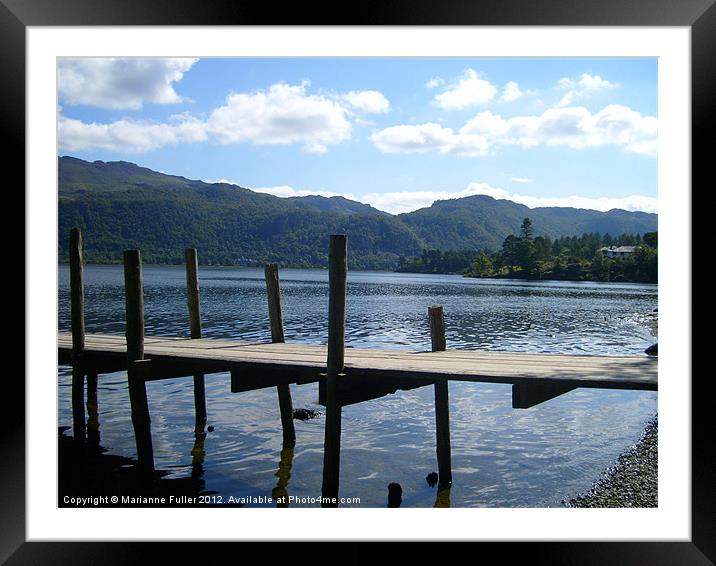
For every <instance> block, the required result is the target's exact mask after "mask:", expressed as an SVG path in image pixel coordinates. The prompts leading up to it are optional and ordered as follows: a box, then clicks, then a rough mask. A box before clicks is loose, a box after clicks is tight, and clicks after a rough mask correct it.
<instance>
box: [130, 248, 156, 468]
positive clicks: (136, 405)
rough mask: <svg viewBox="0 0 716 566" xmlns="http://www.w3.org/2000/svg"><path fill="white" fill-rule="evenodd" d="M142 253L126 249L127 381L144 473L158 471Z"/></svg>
mask: <svg viewBox="0 0 716 566" xmlns="http://www.w3.org/2000/svg"><path fill="white" fill-rule="evenodd" d="M143 287H144V284H143V278H142V257H141V254H140V253H139V250H127V251H125V252H124V292H125V308H126V317H127V318H126V337H127V381H128V386H129V403H130V405H131V408H132V425H133V427H134V437H135V439H136V442H137V460H138V462H139V469H140V471H141V472H142V474H144V475H146V476H151V475H152V474H153V472H154V451H153V449H152V432H151V420H150V418H149V405H148V403H147V388H146V385H145V376H146V369H145V368H146V364H147V363H148V360H147V361H144V290H143Z"/></svg>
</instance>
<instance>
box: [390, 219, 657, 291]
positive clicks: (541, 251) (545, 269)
mask: <svg viewBox="0 0 716 566" xmlns="http://www.w3.org/2000/svg"><path fill="white" fill-rule="evenodd" d="M534 233H535V230H534V226H533V223H532V220H531V219H530V218H525V219H524V220H523V222H522V225H521V227H520V232H519V234H509V235H508V236H507V237H506V238H505V239H504V240H503V243H502V247H501V249H499V250H496V251H490V250H479V251H477V250H463V251H442V250H423V251H422V255H421V256H419V257H415V258H411V259H406V258H403V257H401V258H400V260H399V266H398V268H397V271H400V272H417V273H462V274H464V275H466V276H467V277H495V278H513V279H533V280H534V279H536V280H539V279H555V280H564V281H624V282H644V283H656V282H657V278H658V234H657V232H647V233H645V234H644V235H641V234H621V235H619V236H612V235H610V234H599V233H587V234H582V235H581V236H564V237H560V238H556V239H554V240H552V239H551V238H549V237H548V236H536V237H535V235H534ZM620 246H633V247H634V250H633V252H632V253H628V254H626V255H624V256H623V257H608V254H607V253H605V252H604V251H602V249H603V248H610V247H620Z"/></svg>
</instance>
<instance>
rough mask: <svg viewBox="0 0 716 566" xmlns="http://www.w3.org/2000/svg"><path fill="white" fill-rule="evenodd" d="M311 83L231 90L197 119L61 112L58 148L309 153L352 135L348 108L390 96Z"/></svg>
mask: <svg viewBox="0 0 716 566" xmlns="http://www.w3.org/2000/svg"><path fill="white" fill-rule="evenodd" d="M309 84H310V83H308V82H307V81H304V82H303V83H301V84H300V85H288V84H285V83H276V84H274V85H272V86H271V87H269V88H268V89H266V90H259V91H255V92H251V93H232V94H230V95H229V96H227V98H226V102H225V104H224V105H223V106H221V107H219V108H216V109H214V110H213V111H211V112H210V113H209V116H208V118H206V119H199V118H196V117H192V116H191V115H190V114H186V113H185V114H182V115H179V116H174V117H173V118H172V120H170V121H169V122H168V123H157V122H148V121H138V120H128V119H122V120H119V121H116V122H112V123H108V124H96V123H91V124H90V123H85V122H82V121H80V120H75V119H71V118H67V117H63V116H61V115H60V118H59V138H60V146H61V147H63V148H65V149H67V150H70V151H77V150H81V149H90V148H97V149H112V150H116V151H126V152H134V153H139V152H146V151H151V150H154V149H157V148H159V147H162V146H164V145H170V144H175V143H191V142H198V141H213V142H216V143H219V144H238V143H253V144H255V145H289V144H294V143H295V144H301V145H302V146H303V149H304V151H306V152H308V153H319V154H320V153H325V152H326V151H327V150H328V146H330V145H334V144H338V143H341V142H343V141H345V140H348V139H350V137H351V127H352V123H351V119H352V118H355V120H357V119H358V118H356V117H355V116H354V115H353V113H352V112H351V109H356V110H360V111H362V112H384V111H387V108H388V107H389V103H388V100H387V99H386V98H385V97H384V96H383V95H382V94H381V93H379V92H377V91H361V92H355V91H354V92H350V93H347V94H346V95H339V96H338V97H337V99H332V98H328V97H326V96H321V95H317V94H309V93H308V92H307V89H308V86H309Z"/></svg>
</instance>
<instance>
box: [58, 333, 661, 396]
mask: <svg viewBox="0 0 716 566" xmlns="http://www.w3.org/2000/svg"><path fill="white" fill-rule="evenodd" d="M144 348H145V357H147V358H150V359H152V360H157V361H158V362H165V363H174V364H175V365H179V366H180V365H182V364H186V365H187V366H188V367H190V369H191V371H196V369H197V368H201V367H204V366H206V368H207V369H208V370H212V371H230V370H232V369H233V370H241V369H242V368H244V369H251V370H257V369H259V370H260V369H261V368H264V369H266V370H267V371H275V370H281V371H287V372H291V371H296V372H299V373H302V374H306V373H308V374H311V373H315V375H316V378H318V377H319V376H321V375H322V374H324V373H325V371H326V356H327V349H326V346H322V345H317V344H295V343H294V344H286V343H260V342H253V341H239V340H225V339H210V338H202V339H189V338H174V337H157V336H152V337H149V336H148V337H146V340H145V346H144ZM71 349H72V336H71V334H70V333H69V332H63V333H59V335H58V351H59V354H60V358H61V359H65V360H66V359H67V353H68V352H69V351H71ZM126 351H127V349H126V341H125V337H124V336H121V335H111V334H87V335H86V337H85V353H86V355H87V356H88V357H90V358H91V359H95V360H101V359H103V358H115V359H118V358H119V357H121V356H126ZM344 372H345V373H346V374H347V375H353V376H371V377H375V376H382V377H386V378H387V377H390V378H397V379H402V380H405V381H410V380H411V379H415V380H420V381H424V380H444V379H447V380H452V381H473V382H490V383H509V384H516V383H533V384H534V383H559V384H562V385H572V386H574V387H592V388H607V389H640V390H657V389H658V365H657V360H656V359H655V358H652V357H647V356H586V355H563V354H535V353H519V352H492V351H472V350H448V351H442V352H429V351H424V352H422V351H410V350H388V349H372V348H371V349H364V348H350V347H348V348H346V350H345V370H344ZM207 373H209V372H208V371H207Z"/></svg>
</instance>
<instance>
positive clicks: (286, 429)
mask: <svg viewBox="0 0 716 566" xmlns="http://www.w3.org/2000/svg"><path fill="white" fill-rule="evenodd" d="M264 274H265V276H266V294H267V296H268V312H269V320H270V321H271V342H274V343H282V342H285V338H284V335H283V315H282V313H281V288H280V286H279V279H278V265H277V264H275V263H267V264H266V265H265V266H264ZM276 389H277V391H278V406H279V409H280V410H281V427H282V428H283V445H284V446H286V447H288V446H294V445H295V444H296V429H295V428H294V426H293V401H292V400H291V388H290V386H289V384H288V383H281V384H279V385H277V386H276Z"/></svg>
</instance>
